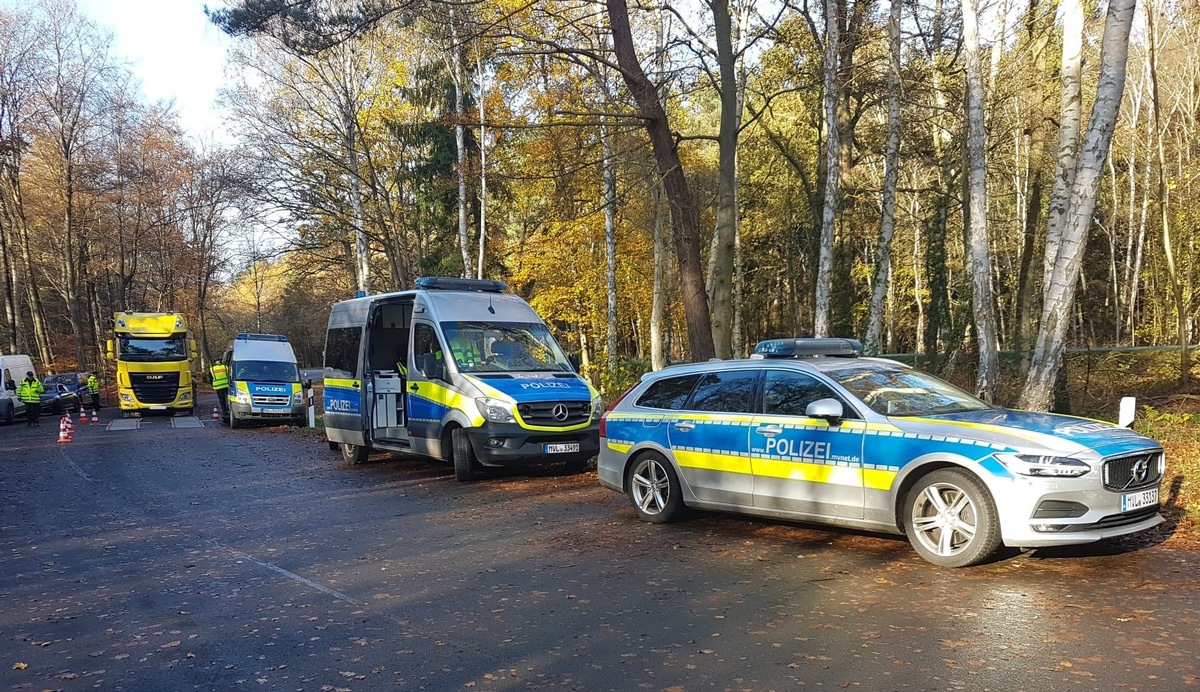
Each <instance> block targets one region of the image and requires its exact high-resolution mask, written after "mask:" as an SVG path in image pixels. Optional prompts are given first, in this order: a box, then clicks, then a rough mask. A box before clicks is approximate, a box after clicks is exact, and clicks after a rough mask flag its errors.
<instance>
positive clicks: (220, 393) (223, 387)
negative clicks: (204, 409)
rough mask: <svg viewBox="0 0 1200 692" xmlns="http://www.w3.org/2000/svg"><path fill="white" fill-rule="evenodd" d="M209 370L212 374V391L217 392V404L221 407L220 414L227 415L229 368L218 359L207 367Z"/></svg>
mask: <svg viewBox="0 0 1200 692" xmlns="http://www.w3.org/2000/svg"><path fill="white" fill-rule="evenodd" d="M209 372H210V374H211V375H212V387H213V391H214V392H216V393H217V406H220V407H221V415H223V416H224V415H229V398H228V397H229V368H227V367H225V364H224V363H222V362H221V361H219V360H218V361H217V362H215V363H213V366H212V367H211V368H209Z"/></svg>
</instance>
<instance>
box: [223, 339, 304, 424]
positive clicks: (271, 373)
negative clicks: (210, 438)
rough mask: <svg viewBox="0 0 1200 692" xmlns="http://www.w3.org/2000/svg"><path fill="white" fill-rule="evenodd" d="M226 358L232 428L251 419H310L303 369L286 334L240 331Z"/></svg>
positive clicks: (297, 422) (267, 420) (287, 421)
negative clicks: (301, 376) (302, 384)
mask: <svg viewBox="0 0 1200 692" xmlns="http://www.w3.org/2000/svg"><path fill="white" fill-rule="evenodd" d="M222 361H223V362H224V363H225V365H226V367H227V368H228V370H229V390H228V402H229V406H228V407H227V408H228V410H229V416H228V419H227V422H228V423H229V427H230V428H237V427H239V426H240V425H242V424H244V423H247V422H249V421H260V422H272V423H290V424H292V425H304V424H305V423H306V421H307V415H308V414H307V408H306V407H305V403H304V394H303V392H302V391H301V388H300V385H301V383H300V369H299V367H298V366H297V365H296V354H295V353H294V352H293V351H292V345H291V343H289V342H288V340H287V337H286V336H284V335H282V334H248V333H239V334H238V335H237V337H236V338H234V340H233V343H232V344H230V346H229V350H228V351H226V352H225V356H224V358H222Z"/></svg>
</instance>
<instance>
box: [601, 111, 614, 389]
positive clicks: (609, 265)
mask: <svg viewBox="0 0 1200 692" xmlns="http://www.w3.org/2000/svg"><path fill="white" fill-rule="evenodd" d="M600 148H601V150H602V151H603V154H604V162H603V168H604V278H605V286H606V287H607V289H608V290H607V291H606V292H607V294H608V310H607V317H608V319H607V320H606V332H607V334H606V336H607V338H606V339H605V351H606V353H605V354H604V358H605V360H604V364H605V368H606V369H607V370H608V376H609V377H612V376H613V375H614V374H615V373H616V372H617V174H616V171H615V170H614V169H615V166H616V164H615V162H614V161H613V145H612V134H611V133H610V132H609V130H608V125H607V124H606V123H601V124H600Z"/></svg>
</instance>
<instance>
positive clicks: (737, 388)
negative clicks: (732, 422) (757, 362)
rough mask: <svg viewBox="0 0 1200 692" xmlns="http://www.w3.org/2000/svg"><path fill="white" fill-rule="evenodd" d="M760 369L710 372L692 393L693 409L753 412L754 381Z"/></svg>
mask: <svg viewBox="0 0 1200 692" xmlns="http://www.w3.org/2000/svg"><path fill="white" fill-rule="evenodd" d="M758 373H759V371H758V370H735V371H732V372H710V373H709V374H707V375H705V376H704V378H703V379H701V380H700V384H697V385H696V391H695V393H693V394H692V405H691V407H690V409H691V410H693V411H720V412H724V413H752V412H753V411H752V408H751V407H752V406H753V402H754V382H755V380H757V379H758Z"/></svg>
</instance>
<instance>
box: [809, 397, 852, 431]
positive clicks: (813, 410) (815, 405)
mask: <svg viewBox="0 0 1200 692" xmlns="http://www.w3.org/2000/svg"><path fill="white" fill-rule="evenodd" d="M845 413H846V412H845V410H843V409H842V402H840V401H838V400H837V399H817V400H816V401H814V402H812V403H811V404H809V405H808V407H807V408H805V409H804V415H806V416H808V417H809V418H824V419H825V421H826V422H827V423H829V424H830V425H837V424H838V422H839V421H841V419H842V416H843V415H844V414H845Z"/></svg>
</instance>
